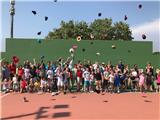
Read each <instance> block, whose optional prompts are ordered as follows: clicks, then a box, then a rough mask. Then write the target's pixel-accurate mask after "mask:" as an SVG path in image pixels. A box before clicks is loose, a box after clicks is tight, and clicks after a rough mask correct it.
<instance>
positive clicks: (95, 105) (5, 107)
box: [1, 93, 160, 120]
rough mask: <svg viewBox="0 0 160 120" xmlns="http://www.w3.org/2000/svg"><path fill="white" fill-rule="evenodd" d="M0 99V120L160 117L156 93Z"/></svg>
mask: <svg viewBox="0 0 160 120" xmlns="http://www.w3.org/2000/svg"><path fill="white" fill-rule="evenodd" d="M23 97H26V98H27V100H28V102H24V101H23ZM1 102H2V106H1V107H2V109H1V113H2V115H1V118H2V120H37V119H40V120H49V119H53V120H61V119H63V120H69V119H71V120H73V119H74V120H80V119H83V120H84V119H85V120H89V119H94V120H101V119H103V120H117V119H121V120H160V104H159V103H160V94H157V93H143V94H142V93H122V94H109V93H106V94H104V95H102V94H96V93H72V94H66V95H63V94H60V95H57V96H51V94H49V93H44V94H41V95H38V94H36V93H34V94H31V93H30V94H29V93H23V94H20V93H9V94H5V96H3V95H1Z"/></svg>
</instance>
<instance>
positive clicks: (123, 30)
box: [112, 21, 133, 40]
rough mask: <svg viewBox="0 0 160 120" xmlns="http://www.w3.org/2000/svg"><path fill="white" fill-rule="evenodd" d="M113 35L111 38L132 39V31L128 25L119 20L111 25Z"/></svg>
mask: <svg viewBox="0 0 160 120" xmlns="http://www.w3.org/2000/svg"><path fill="white" fill-rule="evenodd" d="M113 32H114V36H113V39H112V40H132V39H133V38H132V32H131V30H130V29H129V25H128V24H126V23H124V22H122V21H120V22H116V23H115V24H114V26H113Z"/></svg>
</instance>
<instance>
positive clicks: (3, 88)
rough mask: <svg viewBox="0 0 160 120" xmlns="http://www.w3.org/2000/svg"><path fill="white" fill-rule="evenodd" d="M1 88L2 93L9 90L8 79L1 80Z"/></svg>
mask: <svg viewBox="0 0 160 120" xmlns="http://www.w3.org/2000/svg"><path fill="white" fill-rule="evenodd" d="M2 90H3V92H4V93H7V92H9V87H8V81H7V79H6V78H5V79H4V81H3V86H2Z"/></svg>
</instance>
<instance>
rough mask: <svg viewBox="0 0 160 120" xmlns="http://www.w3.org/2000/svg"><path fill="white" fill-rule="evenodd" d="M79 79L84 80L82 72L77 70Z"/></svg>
mask: <svg viewBox="0 0 160 120" xmlns="http://www.w3.org/2000/svg"><path fill="white" fill-rule="evenodd" d="M77 77H80V78H82V70H77Z"/></svg>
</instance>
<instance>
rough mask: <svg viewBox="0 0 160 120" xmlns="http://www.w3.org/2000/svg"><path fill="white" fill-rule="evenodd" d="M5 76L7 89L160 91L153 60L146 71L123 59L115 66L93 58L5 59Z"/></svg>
mask: <svg viewBox="0 0 160 120" xmlns="http://www.w3.org/2000/svg"><path fill="white" fill-rule="evenodd" d="M1 76H2V84H1V88H2V89H1V90H2V91H4V92H10V91H14V92H21V93H23V92H52V93H60V92H63V93H64V94H66V93H68V92H73V91H75V90H76V92H97V93H100V92H109V93H120V92H125V91H141V92H146V91H156V92H160V70H158V69H157V70H156V72H154V69H153V67H152V65H151V64H150V63H148V64H147V66H146V69H145V70H143V69H139V68H138V66H137V65H136V64H135V65H134V66H133V68H132V69H129V66H128V65H124V64H123V63H122V61H120V62H119V63H118V64H117V65H115V66H113V65H112V64H111V62H108V64H105V63H102V64H99V63H98V62H95V63H94V64H92V63H91V62H90V61H88V62H86V63H84V64H82V63H81V62H80V61H78V63H77V64H74V65H73V59H71V58H69V59H67V60H66V61H65V62H64V60H63V59H59V60H58V61H56V62H51V61H48V62H47V64H45V63H44V61H43V60H42V61H41V62H40V63H36V61H35V59H34V60H33V63H31V62H30V61H28V60H26V61H24V64H23V65H17V64H14V63H13V62H12V63H11V64H9V63H8V62H6V61H2V62H1Z"/></svg>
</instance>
